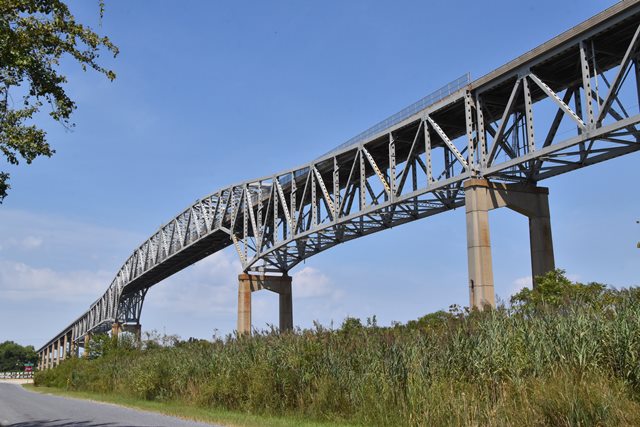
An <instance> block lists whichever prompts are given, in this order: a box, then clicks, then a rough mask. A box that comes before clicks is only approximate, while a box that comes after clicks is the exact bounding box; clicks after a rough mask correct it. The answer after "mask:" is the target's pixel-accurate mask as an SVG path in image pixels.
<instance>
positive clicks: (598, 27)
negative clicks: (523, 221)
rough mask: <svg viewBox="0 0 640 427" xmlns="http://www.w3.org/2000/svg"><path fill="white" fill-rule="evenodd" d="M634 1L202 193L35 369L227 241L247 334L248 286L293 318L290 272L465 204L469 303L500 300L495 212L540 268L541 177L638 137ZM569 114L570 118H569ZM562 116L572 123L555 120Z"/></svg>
mask: <svg viewBox="0 0 640 427" xmlns="http://www.w3.org/2000/svg"><path fill="white" fill-rule="evenodd" d="M639 37H640V0H624V1H621V2H619V3H617V4H615V5H614V6H612V7H610V8H609V9H606V10H605V11H603V12H601V13H599V14H597V15H595V16H593V17H592V18H590V19H588V20H586V21H585V22H583V23H581V24H579V25H577V26H575V27H573V28H571V29H570V30H568V31H566V32H564V33H562V34H560V35H558V36H557V37H555V38H553V39H551V40H549V41H547V42H546V43H543V44H542V45H540V46H538V47H536V48H535V49H533V50H531V51H529V52H527V53H525V54H524V55H522V56H520V57H518V58H516V59H515V60H513V61H511V62H509V63H507V64H505V65H503V66H502V67H500V68H498V69H496V70H494V71H492V72H491V73H489V74H487V75H485V76H483V77H481V78H479V79H477V80H474V81H471V80H470V79H469V76H468V75H467V76H463V77H461V78H459V79H457V80H455V81H454V82H452V83H451V84H450V85H448V86H446V87H445V88H443V89H441V90H440V91H438V92H436V93H434V94H432V95H429V96H427V97H425V98H423V99H422V100H420V101H418V102H417V103H415V104H413V105H411V106H409V107H407V108H406V109H404V110H402V111H401V112H399V113H398V114H396V115H394V116H392V117H390V118H389V119H387V120H385V121H383V122H381V123H378V124H377V125H375V126H374V127H372V128H370V129H368V130H367V131H365V132H363V133H361V134H360V135H358V136H356V137H355V138H352V139H351V140H349V141H348V142H347V143H345V144H343V145H341V146H339V147H338V148H336V149H334V150H332V151H330V152H328V153H326V154H325V155H323V156H321V157H320V158H317V159H315V160H312V161H311V162H309V163H307V164H304V165H302V166H299V167H296V168H292V169H288V170H284V171H281V172H278V173H276V174H273V175H270V176H265V177H262V178H258V179H252V180H248V181H245V182H240V183H237V184H235V185H231V186H228V187H225V188H221V189H219V190H218V191H216V192H214V193H212V194H210V195H208V196H206V197H203V198H202V199H200V200H198V201H196V202H195V203H194V204H193V205H191V206H189V207H188V208H187V209H185V210H184V211H183V212H181V213H180V214H178V215H177V216H176V217H175V218H173V219H172V220H171V221H169V222H167V223H166V224H165V225H163V226H162V227H160V229H159V230H158V231H157V232H155V233H154V234H153V235H152V236H151V237H149V238H148V239H147V240H146V241H145V242H143V243H142V244H141V245H140V246H139V247H137V248H136V249H135V251H134V252H133V253H132V254H131V256H130V257H129V258H128V259H127V260H126V262H125V263H124V265H123V266H122V267H121V269H120V270H119V271H118V272H117V274H116V276H115V278H114V279H113V281H112V282H111V284H110V285H109V286H108V288H107V290H106V292H105V293H104V295H102V296H101V297H100V298H99V299H98V300H96V301H95V302H94V303H93V304H91V305H90V307H89V309H88V310H87V311H86V312H85V313H83V314H82V315H80V316H79V317H78V318H77V319H75V320H74V321H73V322H71V323H70V324H69V325H68V326H67V327H65V328H64V329H62V330H61V331H60V333H59V334H57V335H56V336H54V337H53V338H52V339H51V340H50V341H49V342H47V343H46V344H45V345H43V346H42V347H41V348H40V349H39V350H38V354H39V355H40V368H41V369H45V368H49V367H51V366H54V365H56V364H57V363H59V362H60V361H61V360H63V359H64V358H65V357H68V356H70V355H78V353H79V348H80V347H84V348H85V353H86V347H87V345H88V342H89V339H90V336H91V335H92V334H97V333H105V332H108V331H109V330H111V332H112V334H114V335H117V334H119V333H121V332H123V331H129V332H132V333H134V334H137V335H138V336H139V334H140V315H141V311H142V306H143V302H144V298H145V295H146V293H147V291H148V290H149V289H150V288H151V287H153V286H154V285H156V284H157V283H160V282H161V281H162V280H163V279H165V278H167V277H169V276H171V275H172V274H174V273H176V272H178V271H180V270H182V269H184V268H186V267H187V266H189V265H191V264H194V263H196V262H198V261H199V260H201V259H203V258H205V257H207V256H209V255H211V254H213V253H215V252H218V251H220V250H222V249H224V248H226V247H228V246H233V247H234V248H235V251H236V252H237V255H238V257H239V259H240V261H241V263H242V269H243V271H242V272H239V273H240V274H239V276H238V282H239V284H238V286H239V287H238V326H237V329H238V333H241V334H242V333H250V330H251V294H252V292H255V291H258V290H261V289H268V290H271V291H273V292H276V293H278V294H279V301H280V319H279V322H280V323H279V326H280V329H281V330H288V329H291V328H292V326H293V308H292V299H291V277H290V276H289V275H288V272H289V271H290V270H291V269H292V268H294V267H295V266H296V265H297V264H299V263H300V262H302V261H304V260H305V259H307V258H309V257H311V256H313V255H315V254H317V253H320V252H322V251H325V250H327V249H330V248H332V247H333V246H335V245H338V244H340V243H344V242H347V241H349V240H352V239H356V238H360V237H364V236H367V235H369V234H372V233H375V232H378V231H382V230H386V229H388V228H391V227H395V226H398V225H401V224H404V223H407V222H411V221H416V220H419V219H422V218H426V217H429V216H431V215H436V214H439V213H442V212H446V211H449V210H452V209H455V208H458V207H462V206H465V209H466V227H467V248H468V249H467V254H468V269H469V283H468V286H469V304H470V306H472V307H478V308H480V309H481V308H483V307H484V306H486V305H489V306H493V305H494V304H495V301H494V288H493V271H492V259H491V243H490V240H491V239H490V232H489V221H488V212H489V211H490V210H492V209H498V208H501V207H508V208H510V209H512V210H514V211H516V212H518V213H520V214H522V215H525V216H527V217H528V219H529V231H530V248H531V268H532V274H533V276H534V277H535V276H538V275H541V274H544V273H545V272H547V271H549V270H551V269H553V268H554V253H553V240H552V233H551V217H550V210H549V203H548V194H549V190H548V189H547V188H544V187H539V186H538V182H539V181H542V180H544V179H547V178H550V177H553V176H556V175H559V174H564V173H567V172H571V171H573V170H576V169H579V168H583V167H586V166H589V165H593V164H596V163H599V162H603V161H605V160H610V159H613V158H615V157H618V156H622V155H625V154H630V153H633V152H635V151H638V150H640V139H639V136H640V129H639V128H638V123H639V122H640V114H638V103H639V101H640V84H639V82H640V62H639V52H638V44H639ZM561 126H565V127H566V126H569V128H568V131H564V128H561ZM561 129H563V130H561Z"/></svg>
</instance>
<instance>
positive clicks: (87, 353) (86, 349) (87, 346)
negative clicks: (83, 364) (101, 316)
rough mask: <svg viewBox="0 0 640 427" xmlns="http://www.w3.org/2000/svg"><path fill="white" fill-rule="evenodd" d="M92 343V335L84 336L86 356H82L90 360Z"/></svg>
mask: <svg viewBox="0 0 640 427" xmlns="http://www.w3.org/2000/svg"><path fill="white" fill-rule="evenodd" d="M90 341H91V334H89V333H88V332H87V334H86V335H85V336H84V354H83V355H82V356H83V357H84V358H86V359H88V358H89V342H90Z"/></svg>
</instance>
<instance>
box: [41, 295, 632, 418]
mask: <svg viewBox="0 0 640 427" xmlns="http://www.w3.org/2000/svg"><path fill="white" fill-rule="evenodd" d="M570 285H571V286H574V285H575V284H570ZM584 286H588V285H584ZM566 289H569V288H565V290H566ZM594 289H595V288H594ZM594 289H592V291H593V292H592V293H589V292H591V291H589V292H587V294H588V297H585V295H587V294H585V293H584V292H583V291H584V289H580V292H578V294H575V295H574V294H571V295H570V297H569V299H568V300H567V299H566V298H564V297H561V298H558V299H557V300H555V302H554V303H552V304H549V303H547V302H545V301H544V298H542V299H541V300H540V301H537V300H535V298H534V297H536V295H533V296H532V295H531V294H529V295H528V296H527V295H524V294H523V295H519V296H517V297H516V298H515V299H514V300H513V301H512V302H513V304H512V305H511V306H508V307H505V306H502V307H499V308H498V309H494V310H485V311H482V312H475V311H474V312H468V311H463V310H459V309H457V308H454V309H453V310H452V311H451V312H449V313H443V312H439V313H436V314H434V315H429V316H425V318H422V319H420V321H417V322H410V323H409V324H408V325H396V326H394V327H390V328H382V327H378V326H377V325H376V324H375V322H369V324H368V325H362V324H361V323H360V322H359V321H357V320H354V319H349V320H348V321H346V322H345V324H344V325H343V327H342V328H340V329H337V330H330V329H326V328H323V327H321V326H319V325H318V326H316V327H315V329H313V330H297V331H295V332H293V333H286V334H278V333H277V331H274V330H268V331H261V332H256V333H255V334H254V335H253V336H251V337H242V336H241V337H236V336H229V337H226V338H225V339H218V340H216V341H214V342H206V341H197V342H181V343H178V344H176V345H175V346H170V347H154V348H149V349H147V350H137V349H134V348H130V347H127V346H123V345H120V346H116V348H112V349H110V350H109V351H105V352H104V354H103V355H102V356H101V357H99V358H95V359H93V360H85V359H70V360H68V361H65V362H64V363H62V364H61V365H60V366H59V367H57V368H54V369H51V370H48V371H44V372H39V373H37V375H36V379H35V382H36V385H46V386H54V387H62V388H66V389H69V390H84V391H91V392H98V393H113V394H119V395H123V396H130V397H132V398H138V399H146V400H150V401H159V402H163V401H166V402H184V403H188V404H190V405H195V406H199V407H207V408H223V409H225V410H233V411H243V412H250V413H256V414H268V415H287V414H295V415H296V416H304V417H309V419H317V420H327V421H336V422H342V421H345V422H351V423H355V424H362V425H415V426H423V425H443V426H447V425H451V426H458V425H487V426H510V425H522V426H539V425H556V426H575V425H581V426H591V425H593V426H599V425H607V426H609V425H640V291H638V290H637V289H631V290H624V291H615V292H614V291H611V290H607V289H604V288H603V287H601V288H599V290H594ZM543 291H544V286H543ZM592 294H594V295H595V294H598V296H597V297H594V298H592V297H593V295H592ZM565 296H566V295H565ZM518 298H519V299H518ZM589 298H591V299H589Z"/></svg>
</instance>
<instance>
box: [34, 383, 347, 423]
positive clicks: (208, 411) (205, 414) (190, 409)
mask: <svg viewBox="0 0 640 427" xmlns="http://www.w3.org/2000/svg"><path fill="white" fill-rule="evenodd" d="M23 387H24V388H25V389H27V390H30V391H34V392H37V393H42V394H53V395H56V396H63V397H70V398H75V399H85V400H93V401H97V402H106V403H113V404H116V405H120V406H125V407H128V408H135V409H141V410H143V411H150V412H157V413H160V414H164V415H170V416H172V417H178V418H184V419H187V420H193V421H201V422H207V423H215V424H222V425H225V426H237V427H298V426H300V427H349V426H353V424H345V423H335V422H320V421H310V420H306V419H302V418H300V417H297V416H293V415H292V416H280V417H276V416H268V415H264V416H263V415H254V414H247V413H241V412H234V411H227V410H224V409H212V408H201V407H196V406H192V405H186V404H183V403H179V402H156V401H149V400H142V399H135V398H131V397H127V396H119V395H113V394H105V393H92V392H87V391H69V390H63V389H61V388H57V387H43V386H40V387H36V386H34V385H33V384H24V385H23Z"/></svg>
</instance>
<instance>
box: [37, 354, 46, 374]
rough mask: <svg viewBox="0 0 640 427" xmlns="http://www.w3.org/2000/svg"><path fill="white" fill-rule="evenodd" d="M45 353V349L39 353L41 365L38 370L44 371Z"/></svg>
mask: <svg viewBox="0 0 640 427" xmlns="http://www.w3.org/2000/svg"><path fill="white" fill-rule="evenodd" d="M44 354H45V351H44V350H42V352H41V353H40V355H39V356H40V365H39V366H38V370H40V371H44Z"/></svg>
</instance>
